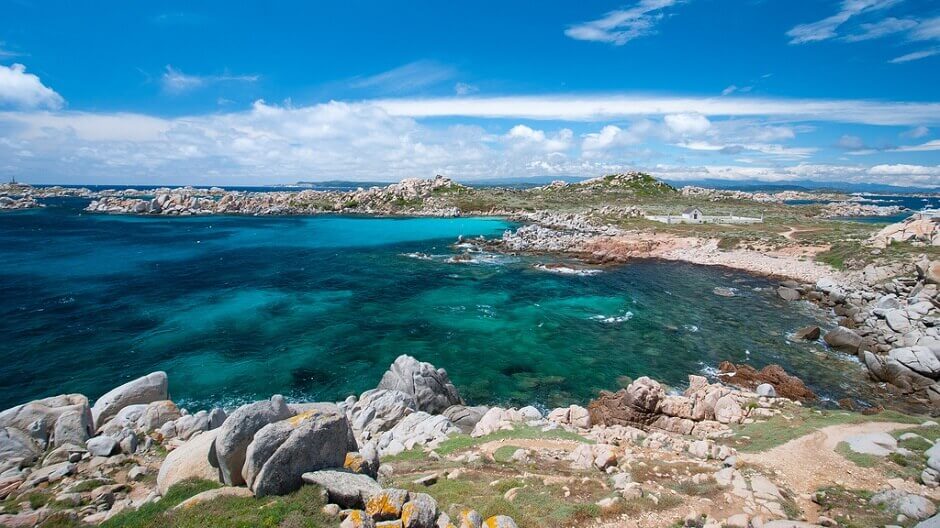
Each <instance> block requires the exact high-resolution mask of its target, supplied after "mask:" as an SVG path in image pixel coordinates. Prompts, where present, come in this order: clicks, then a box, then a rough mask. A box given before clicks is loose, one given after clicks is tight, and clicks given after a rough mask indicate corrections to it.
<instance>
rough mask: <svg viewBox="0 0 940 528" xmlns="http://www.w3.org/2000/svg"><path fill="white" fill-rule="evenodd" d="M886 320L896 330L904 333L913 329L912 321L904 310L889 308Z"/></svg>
mask: <svg viewBox="0 0 940 528" xmlns="http://www.w3.org/2000/svg"><path fill="white" fill-rule="evenodd" d="M885 322H886V323H888V326H889V327H890V328H891V329H892V330H894V331H895V332H900V333H904V332H907V331H908V330H910V329H911V321H910V320H909V319H908V318H907V315H906V314H905V313H904V312H903V311H902V310H887V311H886V312H885Z"/></svg>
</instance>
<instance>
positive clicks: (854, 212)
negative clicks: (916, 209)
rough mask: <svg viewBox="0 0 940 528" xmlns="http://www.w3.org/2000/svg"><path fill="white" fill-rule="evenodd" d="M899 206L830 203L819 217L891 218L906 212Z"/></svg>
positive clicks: (904, 208) (905, 209)
mask: <svg viewBox="0 0 940 528" xmlns="http://www.w3.org/2000/svg"><path fill="white" fill-rule="evenodd" d="M907 210H908V209H907V208H906V207H902V206H900V205H869V204H860V203H858V202H832V203H828V204H826V205H825V206H824V207H823V208H822V211H821V212H820V213H819V216H820V217H822V218H848V217H855V216H893V215H896V214H900V213H903V212H904V211H907Z"/></svg>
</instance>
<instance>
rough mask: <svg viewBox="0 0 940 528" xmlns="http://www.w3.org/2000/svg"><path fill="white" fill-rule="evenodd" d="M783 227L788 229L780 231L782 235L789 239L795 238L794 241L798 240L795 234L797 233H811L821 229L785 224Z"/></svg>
mask: <svg viewBox="0 0 940 528" xmlns="http://www.w3.org/2000/svg"><path fill="white" fill-rule="evenodd" d="M783 227H786V228H787V231H784V232H783V233H780V236H782V237H783V238H785V239H787V240H793V241H794V242H795V241H797V238H796V237H795V236H794V235H796V234H797V233H811V232H813V231H819V229H797V228H795V227H791V226H783Z"/></svg>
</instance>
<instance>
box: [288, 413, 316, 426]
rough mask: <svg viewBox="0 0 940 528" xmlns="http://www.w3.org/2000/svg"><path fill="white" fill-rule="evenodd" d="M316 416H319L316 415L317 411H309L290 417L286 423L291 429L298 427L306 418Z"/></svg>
mask: <svg viewBox="0 0 940 528" xmlns="http://www.w3.org/2000/svg"><path fill="white" fill-rule="evenodd" d="M317 414H319V413H318V412H317V411H315V410H310V411H306V412H302V413H300V414H297V415H294V416H293V417H291V418H288V419H287V423H289V424H290V425H291V427H297V426H298V425H300V422H302V421H304V420H306V419H307V418H311V417H313V416H316V415H317Z"/></svg>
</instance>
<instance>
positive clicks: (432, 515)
mask: <svg viewBox="0 0 940 528" xmlns="http://www.w3.org/2000/svg"><path fill="white" fill-rule="evenodd" d="M436 519H437V501H436V500H434V498H433V497H431V496H430V495H428V494H427V493H412V494H411V500H409V501H408V502H406V503H405V505H404V506H402V508H401V524H402V526H403V528H434V521H435V520H436Z"/></svg>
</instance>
